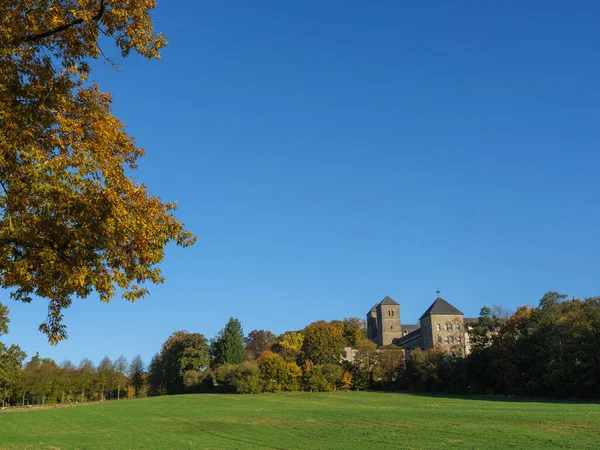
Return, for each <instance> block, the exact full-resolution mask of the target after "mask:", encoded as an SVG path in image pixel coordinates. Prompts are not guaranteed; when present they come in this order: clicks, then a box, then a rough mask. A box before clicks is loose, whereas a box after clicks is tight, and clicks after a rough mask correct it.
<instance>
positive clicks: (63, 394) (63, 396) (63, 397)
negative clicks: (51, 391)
mask: <svg viewBox="0 0 600 450" xmlns="http://www.w3.org/2000/svg"><path fill="white" fill-rule="evenodd" d="M64 402H65V391H62V397H61V399H60V403H61V404H62V403H64Z"/></svg>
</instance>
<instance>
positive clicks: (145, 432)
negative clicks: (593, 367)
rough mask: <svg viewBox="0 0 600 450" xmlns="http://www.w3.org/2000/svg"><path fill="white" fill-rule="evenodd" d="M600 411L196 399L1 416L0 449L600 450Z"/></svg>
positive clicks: (400, 400)
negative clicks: (493, 449) (551, 449)
mask: <svg viewBox="0 0 600 450" xmlns="http://www.w3.org/2000/svg"><path fill="white" fill-rule="evenodd" d="M599 437H600V405H599V404H594V403H554V402H536V401H522V400H499V399H486V398H481V397H480V398H474V399H470V398H458V397H439V396H427V395H411V394H398V393H381V392H335V393H282V394H262V395H218V394H213V395H210V394H198V395H179V396H165V397H154V398H146V399H138V400H121V401H113V402H105V403H101V404H92V405H77V406H73V407H62V408H48V409H40V410H35V409H32V410H26V411H22V412H18V411H8V412H7V411H4V412H2V413H0V448H8V449H15V448H26V449H74V448H77V449H86V448H87V449H92V448H93V449H96V448H110V449H116V448H130V449H141V448H153V449H154V448H166V449H167V448H168V449H175V448H177V449H179V448H212V449H214V448H244V449H251V448H260V449H267V448H277V449H284V448H285V449H290V448H303V449H304V448H339V449H350V448H373V449H389V448H443V449H450V448H463V449H464V448H503V449H505V448H527V449H534V448H558V447H560V448H578V449H582V448H600V439H599Z"/></svg>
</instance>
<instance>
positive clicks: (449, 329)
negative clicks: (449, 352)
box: [448, 323, 452, 331]
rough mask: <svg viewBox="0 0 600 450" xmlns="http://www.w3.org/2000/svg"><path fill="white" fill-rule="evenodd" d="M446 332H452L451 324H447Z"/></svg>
mask: <svg viewBox="0 0 600 450" xmlns="http://www.w3.org/2000/svg"><path fill="white" fill-rule="evenodd" d="M448 331H452V324H451V323H449V324H448Z"/></svg>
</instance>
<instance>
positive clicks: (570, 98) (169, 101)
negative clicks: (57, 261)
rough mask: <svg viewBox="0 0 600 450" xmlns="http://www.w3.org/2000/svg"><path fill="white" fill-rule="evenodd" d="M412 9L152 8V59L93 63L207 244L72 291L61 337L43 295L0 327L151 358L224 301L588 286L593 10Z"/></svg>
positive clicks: (65, 348) (30, 339) (460, 300)
mask: <svg viewBox="0 0 600 450" xmlns="http://www.w3.org/2000/svg"><path fill="white" fill-rule="evenodd" d="M417 3H418V4H417ZM417 3H414V2H413V4H409V2H397V1H387V2H386V1H379V2H367V1H362V2H359V1H351V2H348V1H328V2H317V1H314V2H309V1H302V2H277V1H272V2H270V1H261V2H246V1H244V2H242V1H231V2H186V4H185V6H182V3H181V2H166V1H163V2H159V6H158V8H157V10H156V12H155V14H154V17H155V21H156V27H157V29H158V30H160V31H163V32H164V33H165V35H166V36H167V38H168V40H169V43H170V45H169V47H168V48H166V49H165V51H164V53H163V58H162V60H161V61H160V62H156V61H147V60H144V59H142V58H139V57H130V58H128V59H125V60H120V59H118V58H117V63H118V64H119V66H120V70H119V71H118V72H115V71H113V70H112V69H111V68H110V67H108V66H105V65H102V64H101V63H98V64H96V70H95V73H94V76H93V78H94V79H95V80H97V81H98V82H99V83H100V85H101V87H102V88H103V89H104V90H106V91H108V92H111V93H113V94H114V112H115V114H116V115H117V116H118V117H119V118H121V120H123V121H124V122H125V123H126V124H127V125H128V128H127V129H128V132H129V133H130V134H132V135H133V136H135V137H136V139H137V142H138V143H139V145H140V146H142V147H144V148H146V150H147V157H146V158H145V159H144V160H143V161H141V164H140V169H139V171H138V172H137V173H136V178H137V179H139V180H140V181H142V182H144V183H145V184H147V185H148V186H149V188H150V190H151V192H153V193H154V194H157V195H160V196H161V197H162V198H164V199H165V200H169V201H171V200H177V201H178V202H179V206H180V208H179V210H178V213H177V215H178V218H180V219H181V220H183V221H184V222H185V223H186V224H187V225H188V227H189V228H190V229H191V230H192V231H193V232H194V233H195V234H197V235H198V237H199V240H198V242H197V244H196V245H195V246H194V247H193V248H191V249H189V250H182V249H179V248H176V247H169V249H168V251H167V255H166V259H165V261H164V264H163V265H162V267H163V270H164V274H165V276H166V278H167V281H166V283H165V284H164V285H161V286H156V287H152V288H151V295H150V296H149V297H147V298H146V299H143V300H140V301H139V302H137V303H136V304H129V303H127V302H126V301H125V300H122V299H120V298H116V299H114V300H113V301H112V302H111V303H110V304H101V303H100V302H99V300H98V298H97V296H91V297H90V298H88V299H87V300H79V299H75V301H74V303H73V306H72V307H71V308H70V309H69V310H67V311H66V314H65V322H66V324H67V326H68V333H69V338H68V340H67V341H64V342H62V343H60V344H59V345H58V346H55V347H51V346H50V345H48V343H47V341H46V339H45V337H44V336H43V335H42V334H41V333H39V332H38V331H37V326H38V325H39V323H41V322H42V321H43V320H44V317H45V314H46V304H45V302H44V301H43V300H37V301H35V302H34V303H32V304H29V305H23V304H17V303H15V302H12V301H9V300H6V301H5V303H7V304H8V306H9V308H10V309H11V320H12V322H11V331H10V333H9V334H8V335H7V336H6V337H5V338H3V339H4V341H6V342H8V343H18V344H19V345H21V347H22V348H23V349H24V350H25V351H26V352H27V353H28V354H29V355H31V354H33V353H35V351H39V352H40V354H41V355H43V356H49V357H52V358H55V359H56V360H57V361H59V362H60V361H62V360H64V359H67V358H68V359H71V360H73V361H75V362H79V360H81V359H82V358H84V357H89V358H90V359H92V360H94V361H96V362H98V361H99V360H100V359H101V358H102V357H103V356H104V355H108V356H110V357H111V358H116V357H118V356H119V355H120V354H124V355H125V356H126V357H128V358H129V359H131V357H133V356H134V355H135V354H136V353H140V354H141V355H142V357H143V358H144V359H145V360H146V362H149V360H150V358H151V356H152V355H153V354H154V353H156V352H157V351H158V350H159V349H160V346H161V344H162V342H163V341H164V340H165V339H166V338H167V337H168V336H169V335H170V334H171V333H172V332H173V331H175V330H178V329H187V330H190V331H195V332H201V333H203V334H205V335H206V336H207V337H211V336H214V335H215V334H216V333H217V332H218V331H219V329H221V328H222V327H223V326H224V325H225V323H226V322H227V320H228V318H229V317H230V316H234V317H237V318H239V319H240V320H241V322H242V325H243V326H244V329H245V331H246V332H248V331H250V330H252V329H261V328H264V329H269V330H271V331H273V332H275V333H281V332H283V331H286V330H292V329H300V328H302V327H304V326H305V325H306V324H308V323H310V322H312V321H315V320H319V319H325V320H332V319H341V318H344V317H352V316H358V317H361V318H363V317H364V315H365V313H366V312H367V310H368V309H370V307H371V306H372V305H373V304H374V303H376V302H378V301H380V300H381V299H382V298H383V297H384V296H385V295H389V296H391V297H393V298H394V299H396V300H397V301H398V302H399V303H400V305H401V318H402V322H403V323H415V322H416V320H417V319H418V317H419V316H420V315H421V313H422V312H423V311H424V310H425V309H426V308H427V307H428V306H429V305H430V304H431V302H432V301H433V300H434V299H435V297H436V294H435V292H436V290H437V289H441V291H442V296H443V297H444V298H446V299H447V300H448V301H450V302H451V303H452V304H454V305H455V306H456V307H458V308H459V309H461V310H462V311H464V312H465V314H466V315H467V316H476V315H477V313H478V312H479V309H480V307H481V306H483V305H485V304H488V305H491V304H501V305H504V306H506V307H509V308H511V309H515V308H516V307H517V306H519V305H523V304H530V305H531V304H537V301H538V299H539V298H540V297H541V296H542V295H543V293H544V292H546V291H548V290H557V291H560V292H563V293H568V294H569V295H575V296H581V297H585V296H592V295H598V294H600V287H599V285H598V274H599V271H598V269H599V263H598V254H599V253H600V239H598V230H599V225H600V202H599V200H600V198H599V197H600V189H599V188H598V168H599V166H600V155H599V152H598V148H599V144H600V126H599V120H600V107H599V105H600V89H599V86H598V81H599V80H600V58H599V56H600V55H599V51H598V49H599V48H600V32H599V31H598V27H597V24H598V19H599V16H600V6H598V4H597V3H596V2H587V3H586V2H583V1H582V2H576V3H568V2H556V3H554V2H547V1H546V2H517V1H512V2H510V1H506V2H475V1H472V2H460V1H457V2H444V1H440V2H417ZM104 47H105V48H104V50H105V52H108V53H110V54H113V55H116V54H117V53H116V52H115V51H114V50H113V49H112V47H111V46H110V45H109V44H104ZM3 297H4V298H7V295H4V296H3ZM3 301H4V300H3Z"/></svg>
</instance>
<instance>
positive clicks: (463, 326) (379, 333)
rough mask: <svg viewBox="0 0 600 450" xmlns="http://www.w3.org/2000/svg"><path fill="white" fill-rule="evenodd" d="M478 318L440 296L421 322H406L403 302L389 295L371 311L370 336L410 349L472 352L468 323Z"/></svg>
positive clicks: (385, 342) (420, 319)
mask: <svg viewBox="0 0 600 450" xmlns="http://www.w3.org/2000/svg"><path fill="white" fill-rule="evenodd" d="M476 320H477V319H470V318H467V319H465V317H464V314H463V313H462V312H461V311H459V310H458V309H457V308H455V307H454V306H452V305H451V304H450V303H448V302H447V301H446V300H444V299H443V298H441V297H438V298H436V299H435V301H434V302H433V303H432V304H431V306H430V307H429V308H427V310H426V311H425V312H424V313H423V315H422V316H421V317H420V318H419V323H418V324H417V325H402V324H401V322H400V304H399V303H398V302H396V301H395V300H394V299H392V298H390V297H385V298H384V299H383V300H382V301H381V302H379V303H377V304H376V305H375V306H373V308H371V310H370V311H369V312H368V313H367V337H368V338H369V339H370V340H371V341H373V342H375V343H376V344H377V345H378V346H385V345H390V344H393V345H397V346H399V347H401V348H403V349H404V350H407V351H410V350H413V349H415V348H420V349H423V350H426V349H430V348H444V349H448V350H449V349H456V348H462V349H463V350H464V352H465V353H469V342H468V337H469V334H468V326H469V324H470V323H472V322H474V321H476Z"/></svg>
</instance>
